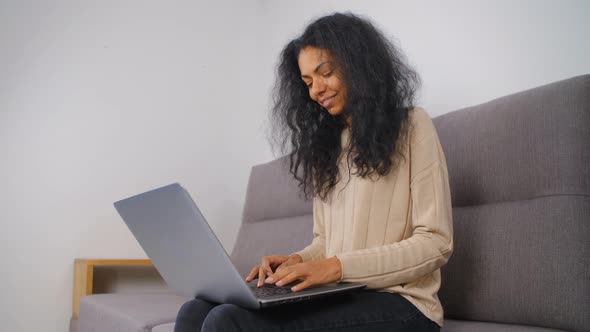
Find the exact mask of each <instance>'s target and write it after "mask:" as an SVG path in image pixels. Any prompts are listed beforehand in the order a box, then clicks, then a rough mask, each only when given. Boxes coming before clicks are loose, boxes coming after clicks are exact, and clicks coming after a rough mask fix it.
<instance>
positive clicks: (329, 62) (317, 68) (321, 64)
mask: <svg viewBox="0 0 590 332" xmlns="http://www.w3.org/2000/svg"><path fill="white" fill-rule="evenodd" d="M326 64H332V61H326V62H322V63H320V64H319V65H318V66H317V67H315V70H314V71H313V72H314V73H317V72H318V71H320V68H321V67H322V66H323V65H326ZM301 78H311V77H310V76H309V75H301Z"/></svg>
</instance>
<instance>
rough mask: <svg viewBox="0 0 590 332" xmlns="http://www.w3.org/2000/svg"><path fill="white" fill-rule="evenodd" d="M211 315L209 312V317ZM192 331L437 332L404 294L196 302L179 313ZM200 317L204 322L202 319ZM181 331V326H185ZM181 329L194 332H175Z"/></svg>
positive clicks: (351, 294)
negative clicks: (254, 305)
mask: <svg viewBox="0 0 590 332" xmlns="http://www.w3.org/2000/svg"><path fill="white" fill-rule="evenodd" d="M203 313H205V314H203ZM187 319H189V320H192V321H193V322H194V323H195V327H194V328H193V329H192V330H191V331H199V329H200V328H201V326H199V327H196V324H202V331H205V332H209V331H250V330H256V331H379V330H387V331H436V329H437V326H436V324H434V323H432V322H431V321H430V320H428V319H427V318H426V317H424V316H423V315H422V313H421V312H420V311H419V310H418V309H417V308H416V307H415V306H414V305H412V304H411V303H410V302H408V301H407V300H406V299H404V298H403V297H402V296H401V295H399V294H393V293H384V292H375V291H371V290H361V291H354V292H349V293H343V294H338V295H334V296H329V297H325V298H318V299H316V300H311V301H304V302H295V303H291V304H285V305H281V306H276V307H271V308H266V309H261V310H250V309H244V308H241V307H238V306H236V305H232V304H221V305H215V304H212V303H210V302H207V301H203V300H199V299H195V300H192V301H190V302H187V304H185V306H183V309H181V311H180V312H179V316H178V318H177V324H178V323H179V322H181V321H182V322H181V324H184V323H186V321H187ZM198 319H202V320H201V321H198ZM179 328H180V326H179ZM175 331H177V332H180V331H189V330H181V329H175Z"/></svg>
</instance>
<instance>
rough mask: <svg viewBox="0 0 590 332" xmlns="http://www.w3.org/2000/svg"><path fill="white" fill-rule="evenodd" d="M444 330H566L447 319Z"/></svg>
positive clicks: (540, 331)
mask: <svg viewBox="0 0 590 332" xmlns="http://www.w3.org/2000/svg"><path fill="white" fill-rule="evenodd" d="M442 331H444V332H473V331H477V332H565V331H564V330H554V329H547V328H543V327H535V326H523V325H512V324H496V323H486V322H469V321H461V320H454V319H445V326H444V328H443V329H442Z"/></svg>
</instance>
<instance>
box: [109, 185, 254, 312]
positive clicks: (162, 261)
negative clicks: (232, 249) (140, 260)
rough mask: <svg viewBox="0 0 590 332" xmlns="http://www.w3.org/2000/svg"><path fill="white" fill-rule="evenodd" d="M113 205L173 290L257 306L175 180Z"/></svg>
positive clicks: (247, 306) (222, 301)
mask: <svg viewBox="0 0 590 332" xmlns="http://www.w3.org/2000/svg"><path fill="white" fill-rule="evenodd" d="M114 205H115V208H116V209H117V212H119V214H120V215H121V217H122V218H123V220H124V221H125V223H126V224H127V227H129V229H130V230H131V232H132V233H133V235H134V236H135V238H136V239H137V241H138V242H139V244H140V245H141V247H142V248H143V250H144V251H145V252H146V254H147V255H148V256H149V257H150V259H151V260H152V262H153V263H154V265H155V267H156V268H157V269H158V271H159V272H160V274H161V275H162V278H164V280H165V281H166V283H167V284H168V286H169V287H170V288H171V289H172V290H173V291H175V292H176V293H178V294H181V295H184V296H187V297H195V296H197V295H198V296H199V297H201V298H204V299H208V300H210V301H214V302H218V303H235V304H238V305H240V306H243V307H246V308H258V307H259V303H258V300H257V299H256V298H255V297H254V295H253V294H252V292H251V291H250V290H249V288H248V286H247V284H246V283H245V282H244V280H242V278H241V276H240V274H239V273H238V271H237V270H236V268H235V267H234V266H233V264H232V263H231V260H230V258H229V256H228V255H227V253H226V251H225V249H224V248H223V246H222V245H221V243H219V240H218V239H217V237H216V236H215V234H214V233H213V231H212V230H211V228H210V227H209V224H207V222H206V220H205V218H204V217H203V215H202V214H201V212H200V211H199V209H198V207H197V206H196V205H195V203H194V202H193V200H192V198H191V197H190V195H189V194H188V193H187V192H186V190H185V189H184V188H182V187H181V186H180V185H179V184H178V183H175V184H171V185H168V186H165V187H161V188H158V189H155V190H152V191H148V192H145V193H143V194H139V195H136V196H133V197H130V198H127V199H124V200H121V201H118V202H115V203H114Z"/></svg>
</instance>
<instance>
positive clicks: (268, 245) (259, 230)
mask: <svg viewBox="0 0 590 332" xmlns="http://www.w3.org/2000/svg"><path fill="white" fill-rule="evenodd" d="M309 213H311V210H310V211H309ZM312 229H313V217H312V215H311V214H307V215H303V216H297V217H288V218H277V219H270V220H264V221H258V222H255V223H244V224H242V226H241V227H240V232H239V234H238V239H237V241H236V244H235V246H234V249H233V251H232V256H231V259H232V262H233V263H234V265H235V266H236V268H237V269H238V271H239V272H240V274H241V275H242V276H246V275H248V274H249V273H250V270H251V269H252V268H253V267H254V266H255V265H257V264H259V263H260V258H262V257H263V256H267V255H273V254H274V255H277V254H284V255H288V254H291V253H293V252H295V251H298V250H301V249H303V248H304V247H305V246H307V245H308V244H309V243H310V242H311V239H312V238H313V233H312Z"/></svg>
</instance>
